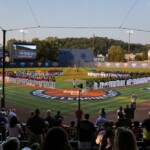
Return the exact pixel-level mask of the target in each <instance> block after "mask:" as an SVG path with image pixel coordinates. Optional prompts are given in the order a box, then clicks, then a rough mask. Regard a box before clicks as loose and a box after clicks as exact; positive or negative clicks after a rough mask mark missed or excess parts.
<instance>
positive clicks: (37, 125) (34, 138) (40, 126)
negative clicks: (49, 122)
mask: <svg viewBox="0 0 150 150" xmlns="http://www.w3.org/2000/svg"><path fill="white" fill-rule="evenodd" d="M26 126H27V128H28V130H29V137H28V140H29V146H31V145H32V144H33V143H35V142H37V143H39V144H40V146H42V143H43V135H42V133H43V130H44V128H45V122H44V119H43V118H42V117H40V110H39V109H35V111H34V116H33V117H31V118H29V120H28V121H27V123H26Z"/></svg>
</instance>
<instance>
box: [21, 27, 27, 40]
mask: <svg viewBox="0 0 150 150" xmlns="http://www.w3.org/2000/svg"><path fill="white" fill-rule="evenodd" d="M20 33H22V37H23V39H22V40H23V41H24V40H25V34H27V33H28V31H27V30H24V29H21V30H20Z"/></svg>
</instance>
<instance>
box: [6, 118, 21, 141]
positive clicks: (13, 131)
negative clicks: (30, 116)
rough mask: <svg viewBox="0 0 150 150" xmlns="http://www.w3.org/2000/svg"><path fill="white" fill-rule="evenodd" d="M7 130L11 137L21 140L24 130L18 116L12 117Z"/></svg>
mask: <svg viewBox="0 0 150 150" xmlns="http://www.w3.org/2000/svg"><path fill="white" fill-rule="evenodd" d="M7 129H8V134H9V137H17V138H19V139H20V138H21V136H22V135H23V130H22V127H21V124H20V123H19V120H18V118H17V116H13V117H11V119H10V122H9V124H8V127H7Z"/></svg>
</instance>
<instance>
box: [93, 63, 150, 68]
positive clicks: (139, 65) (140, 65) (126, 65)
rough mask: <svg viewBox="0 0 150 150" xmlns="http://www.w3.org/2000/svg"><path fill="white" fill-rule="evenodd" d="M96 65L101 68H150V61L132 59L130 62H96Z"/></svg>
mask: <svg viewBox="0 0 150 150" xmlns="http://www.w3.org/2000/svg"><path fill="white" fill-rule="evenodd" d="M95 67H101V68H150V62H144V61H130V62H124V63H122V62H115V63H114V62H96V63H95Z"/></svg>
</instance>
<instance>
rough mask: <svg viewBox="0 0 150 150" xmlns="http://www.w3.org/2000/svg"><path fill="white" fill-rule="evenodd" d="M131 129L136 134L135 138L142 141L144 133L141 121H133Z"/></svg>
mask: <svg viewBox="0 0 150 150" xmlns="http://www.w3.org/2000/svg"><path fill="white" fill-rule="evenodd" d="M131 130H132V132H133V133H134V135H135V139H136V140H137V141H141V140H142V136H143V135H142V129H141V128H140V123H139V122H138V121H134V122H133V126H132V128H131Z"/></svg>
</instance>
